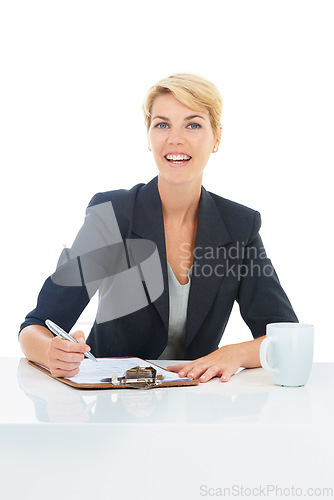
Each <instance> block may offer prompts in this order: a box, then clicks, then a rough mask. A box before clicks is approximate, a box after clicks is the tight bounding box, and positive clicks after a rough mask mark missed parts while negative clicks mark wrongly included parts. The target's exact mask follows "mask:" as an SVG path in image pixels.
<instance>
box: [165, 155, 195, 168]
mask: <svg viewBox="0 0 334 500" xmlns="http://www.w3.org/2000/svg"><path fill="white" fill-rule="evenodd" d="M165 158H166V160H167V161H168V162H169V163H171V164H172V165H174V166H181V165H185V164H186V163H187V162H188V161H189V160H191V156H188V155H185V154H168V155H166V156H165Z"/></svg>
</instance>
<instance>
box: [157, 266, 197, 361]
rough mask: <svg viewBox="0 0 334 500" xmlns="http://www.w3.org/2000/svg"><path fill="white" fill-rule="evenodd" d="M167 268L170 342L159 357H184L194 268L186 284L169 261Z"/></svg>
mask: <svg viewBox="0 0 334 500" xmlns="http://www.w3.org/2000/svg"><path fill="white" fill-rule="evenodd" d="M167 270H168V287H169V325H168V343H167V346H166V348H165V350H164V351H163V352H162V354H161V355H160V356H159V359H184V342H185V336H186V320H187V309H188V297H189V290H190V282H191V270H192V268H190V270H189V273H188V278H189V281H188V283H186V284H185V285H181V283H180V282H179V281H178V280H177V278H176V276H175V274H174V273H173V270H172V268H171V267H170V265H169V263H168V262H167Z"/></svg>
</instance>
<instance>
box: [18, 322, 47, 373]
mask: <svg viewBox="0 0 334 500" xmlns="http://www.w3.org/2000/svg"><path fill="white" fill-rule="evenodd" d="M53 338H54V336H53V335H52V333H51V332H50V331H49V330H48V329H47V328H45V327H44V326H40V325H29V326H26V327H25V328H23V329H22V331H21V333H20V337H19V340H20V346H21V349H22V351H23V353H24V354H25V356H26V357H27V358H28V359H30V361H34V362H35V363H39V364H41V365H43V366H46V367H47V368H49V361H48V354H47V353H48V350H49V347H50V342H51V340H52V339H53Z"/></svg>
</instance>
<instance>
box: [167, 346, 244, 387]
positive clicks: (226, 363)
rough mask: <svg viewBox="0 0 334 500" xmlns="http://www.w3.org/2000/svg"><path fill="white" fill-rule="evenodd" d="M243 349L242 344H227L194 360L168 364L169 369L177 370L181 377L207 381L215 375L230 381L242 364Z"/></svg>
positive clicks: (223, 380) (222, 379)
mask: <svg viewBox="0 0 334 500" xmlns="http://www.w3.org/2000/svg"><path fill="white" fill-rule="evenodd" d="M243 351H244V349H243V346H242V344H231V345H226V346H223V347H221V348H220V349H217V350H216V351H213V352H212V353H210V354H208V355H207V356H203V357H202V358H198V359H195V360H194V361H189V362H187V363H181V364H178V365H174V366H167V370H169V371H171V372H176V373H177V374H178V375H179V377H188V378H192V379H195V378H198V379H199V381H200V382H207V381H208V380H211V379H212V378H213V377H220V380H221V381H222V382H228V380H229V379H230V378H231V377H232V375H234V374H235V373H236V372H237V371H238V370H239V368H240V367H241V366H242V359H243V355H244V352H243Z"/></svg>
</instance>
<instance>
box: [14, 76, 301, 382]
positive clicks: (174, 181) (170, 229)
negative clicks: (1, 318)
mask: <svg viewBox="0 0 334 500" xmlns="http://www.w3.org/2000/svg"><path fill="white" fill-rule="evenodd" d="M143 108H144V115H145V123H146V127H147V134H148V142H149V150H150V151H151V152H152V154H153V157H154V160H155V163H156V165H157V169H158V175H157V177H156V178H154V179H153V180H152V181H151V182H149V183H148V184H146V185H145V184H139V185H137V186H134V188H132V189H130V190H118V191H109V192H106V193H99V194H98V195H95V196H94V197H93V199H92V201H91V203H90V205H89V208H90V209H91V210H92V211H91V212H90V213H89V217H88V216H87V217H88V218H87V217H86V221H85V224H84V226H83V228H82V229H81V232H79V235H78V238H77V240H76V241H79V242H80V241H82V234H86V233H85V232H87V231H88V232H89V234H90V236H89V238H88V240H89V241H93V240H94V241H95V240H96V238H97V237H99V238H101V233H103V232H106V231H107V230H106V229H105V228H106V227H107V225H108V221H109V220H110V218H108V216H106V215H105V212H104V210H105V207H106V206H107V205H106V204H107V203H109V204H110V202H111V205H110V206H112V207H113V214H115V220H116V221H117V224H116V223H115V224H116V225H118V228H119V232H118V229H117V230H115V224H114V233H115V231H116V233H117V235H118V236H117V238H118V239H117V242H118V243H121V242H122V241H123V242H124V241H130V239H131V241H133V240H140V239H142V240H143V241H144V240H149V241H152V242H154V244H155V245H156V248H157V252H158V255H159V261H160V266H161V268H160V271H159V270H156V271H155V272H154V275H155V276H156V277H157V278H156V279H157V280H158V278H159V272H160V274H161V281H162V284H163V286H162V288H161V290H160V292H159V293H158V294H156V296H154V297H153V298H152V294H151V290H152V288H150V289H148V288H147V287H146V288H145V293H146V297H147V299H148V302H147V303H146V304H147V305H144V306H138V307H137V309H136V307H133V308H132V309H131V312H129V313H128V314H126V312H127V309H126V307H125V308H124V311H123V312H122V313H120V312H119V313H118V315H117V314H116V313H115V314H114V315H113V316H112V317H110V316H109V317H108V314H109V313H110V311H111V309H112V307H113V304H115V303H117V300H118V304H119V306H118V309H122V304H123V303H124V300H123V302H122V300H121V299H120V297H122V295H121V293H117V287H116V285H115V280H116V278H115V277H114V278H111V281H110V280H109V281H108V280H107V281H104V283H103V284H102V285H101V286H100V290H99V293H100V304H102V302H103V300H106V297H107V296H108V297H109V299H108V302H107V303H108V304H109V305H108V307H106V306H104V309H103V308H102V306H101V308H100V306H99V310H100V309H101V310H102V309H103V311H104V313H105V311H108V314H104V316H103V314H102V315H101V314H99V313H98V314H97V320H96V321H95V323H94V325H93V327H92V330H91V332H90V334H89V336H88V338H87V343H86V342H85V337H84V334H83V332H81V331H77V332H74V334H73V336H74V337H75V338H76V339H77V340H79V342H78V343H77V344H75V343H72V342H69V341H67V340H62V339H60V338H58V337H54V336H53V335H52V333H51V332H50V331H49V330H48V329H47V328H46V327H45V320H46V319H47V318H49V319H51V320H53V321H55V322H56V323H58V324H59V325H60V326H61V327H63V328H64V329H65V330H68V331H69V330H70V329H71V328H72V327H73V325H74V324H75V323H76V321H77V319H78V317H79V316H80V314H81V312H82V311H83V309H84V308H85V307H86V305H87V303H88V302H89V298H90V296H91V294H90V293H89V290H88V287H87V286H78V284H76V286H62V285H60V284H57V283H55V282H54V280H52V279H51V278H48V279H47V280H46V282H45V284H44V286H43V288H42V290H41V292H40V294H39V298H38V303H37V306H36V308H35V309H34V310H33V311H31V312H30V313H29V314H28V315H27V317H26V319H25V321H24V323H23V324H22V325H21V331H20V343H21V347H22V350H23V352H24V353H25V355H26V356H27V357H28V358H29V359H31V360H33V361H35V362H38V363H40V364H43V365H44V366H47V367H49V368H50V370H51V373H52V374H53V375H54V376H58V377H70V376H73V375H75V374H76V373H78V372H79V367H80V363H81V361H82V360H83V358H84V354H83V353H84V352H85V351H88V350H90V349H92V352H93V353H94V355H95V356H98V357H109V356H110V357H111V356H139V357H142V358H147V359H173V360H182V361H181V362H180V363H179V364H177V365H174V366H170V367H169V369H170V370H172V371H176V372H178V373H179V375H180V376H182V377H183V376H187V377H190V378H199V379H200V381H201V382H207V381H208V380H210V379H212V378H213V377H220V380H221V381H222V382H226V381H228V380H229V379H230V377H231V376H232V375H233V374H234V373H236V371H237V370H238V369H239V368H240V367H244V368H252V367H259V366H260V360H259V348H260V344H261V342H262V340H263V338H264V335H265V328H266V324H267V323H271V322H279V321H287V322H296V321H298V320H297V317H296V315H295V313H294V311H293V309H292V307H291V304H290V302H289V300H288V298H287V296H286V294H285V292H284V290H283V289H282V287H281V285H280V283H279V280H278V278H277V275H276V273H275V270H274V268H273V267H272V264H271V262H270V260H269V259H268V258H267V256H266V253H265V250H264V248H263V244H262V241H261V238H260V235H259V229H260V224H261V222H260V214H259V213H258V212H256V211H254V210H252V209H250V208H247V207H245V206H243V205H240V204H238V203H235V202H232V201H229V200H227V199H224V198H222V197H220V196H218V195H216V194H213V193H209V192H207V191H206V190H205V189H204V187H203V186H202V178H203V172H204V168H205V166H206V164H207V162H208V160H209V158H210V156H211V154H214V153H216V152H217V151H218V148H219V144H220V139H221V125H220V120H221V113H222V98H221V96H220V93H219V91H218V90H217V88H216V87H215V86H214V85H213V84H212V83H211V82H209V81H208V80H206V79H204V78H202V77H199V76H196V75H192V74H174V75H172V76H170V77H168V78H166V79H163V80H161V81H159V82H157V83H156V84H155V85H154V86H153V87H152V88H151V89H150V90H149V92H148V94H147V96H146V99H145V102H144V106H143ZM108 206H109V205H108ZM101 207H103V210H100V209H101ZM92 213H93V215H92ZM101 214H102V215H101ZM103 214H104V215H103ZM103 218H105V220H103ZM102 238H103V237H102ZM127 239H129V240H127ZM105 241H107V239H106V240H105ZM100 246H102V245H100ZM88 250H89V249H88ZM88 253H89V252H88ZM93 253H94V252H93ZM93 253H92V254H91V255H93ZM94 255H95V254H94ZM100 258H101V255H100V254H99V259H100ZM132 269H133V268H132ZM119 271H120V269H118V270H117V271H115V270H114V274H115V275H117V276H118V277H120V276H121V275H122V273H121V272H119ZM123 274H124V273H123ZM141 278H142V283H143V284H145V277H144V276H143V275H141ZM113 280H114V281H113ZM146 281H147V282H150V281H153V279H150V278H148V279H146ZM106 283H107V285H106ZM149 285H150V286H151V285H152V283H149ZM113 287H114V291H113ZM131 288H133V287H131V286H128V288H127V290H128V291H127V292H126V293H129V294H130V289H131ZM153 288H154V287H153ZM155 288H156V289H157V287H155ZM133 295H134V297H133V300H134V301H135V300H136V297H139V295H140V294H139V293H138V294H136V293H135V294H133ZM153 295H154V294H153ZM143 296H144V293H143ZM150 296H151V300H150ZM131 300H132V299H131ZM138 300H139V299H138ZM235 301H237V302H238V304H239V307H240V312H241V315H242V317H243V319H244V321H245V322H246V323H247V325H248V326H249V328H250V330H251V332H252V335H253V337H254V340H251V341H248V342H242V343H237V344H232V345H227V346H224V347H221V348H218V345H219V342H220V340H221V338H222V335H223V333H224V330H225V328H226V324H227V322H228V318H229V315H230V313H231V310H232V307H233V304H234V302H235ZM143 304H145V303H144V302H143ZM116 309H117V308H116ZM183 360H188V361H187V362H185V361H183ZM189 360H190V361H189Z"/></svg>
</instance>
